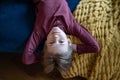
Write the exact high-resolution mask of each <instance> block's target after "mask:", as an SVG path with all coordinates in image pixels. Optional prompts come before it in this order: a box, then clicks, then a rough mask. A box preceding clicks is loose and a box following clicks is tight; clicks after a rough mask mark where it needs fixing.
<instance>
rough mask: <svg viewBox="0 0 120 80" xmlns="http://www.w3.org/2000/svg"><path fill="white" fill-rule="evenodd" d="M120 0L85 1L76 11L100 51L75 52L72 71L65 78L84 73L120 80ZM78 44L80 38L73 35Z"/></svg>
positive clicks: (89, 76)
mask: <svg viewBox="0 0 120 80" xmlns="http://www.w3.org/2000/svg"><path fill="white" fill-rule="evenodd" d="M119 13H120V1H119V0H81V2H80V3H79V4H78V5H77V8H76V10H75V11H74V13H73V14H74V17H75V18H76V20H77V21H78V22H79V23H81V24H82V25H84V26H85V27H86V28H87V29H88V30H89V31H90V32H91V33H92V35H93V36H94V37H95V38H96V40H97V41H98V42H99V44H100V48H101V50H100V52H99V54H94V53H93V54H83V55H78V54H76V53H74V54H73V57H74V59H73V63H72V66H71V68H70V70H69V71H68V72H66V73H62V72H61V74H62V76H63V77H64V78H72V77H75V76H82V77H85V78H87V80H120V76H119V75H120V68H119V66H120V61H119V58H120V16H119ZM70 37H71V39H72V41H73V42H74V43H80V41H79V40H78V39H77V38H76V37H74V36H70Z"/></svg>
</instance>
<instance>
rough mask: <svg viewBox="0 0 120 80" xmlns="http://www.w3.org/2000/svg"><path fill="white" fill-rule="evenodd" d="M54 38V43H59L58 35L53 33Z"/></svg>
mask: <svg viewBox="0 0 120 80" xmlns="http://www.w3.org/2000/svg"><path fill="white" fill-rule="evenodd" d="M54 40H55V43H56V44H58V43H59V36H58V35H54Z"/></svg>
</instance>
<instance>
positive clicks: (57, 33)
mask: <svg viewBox="0 0 120 80" xmlns="http://www.w3.org/2000/svg"><path fill="white" fill-rule="evenodd" d="M58 33H60V32H52V34H58Z"/></svg>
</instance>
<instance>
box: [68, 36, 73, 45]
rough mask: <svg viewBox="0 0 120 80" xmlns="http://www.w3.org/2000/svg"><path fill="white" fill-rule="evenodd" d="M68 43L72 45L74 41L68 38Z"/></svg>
mask: <svg viewBox="0 0 120 80" xmlns="http://www.w3.org/2000/svg"><path fill="white" fill-rule="evenodd" d="M68 44H69V45H70V46H72V41H71V40H70V39H69V38H68Z"/></svg>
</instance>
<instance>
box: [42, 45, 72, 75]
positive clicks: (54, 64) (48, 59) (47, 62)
mask: <svg viewBox="0 0 120 80" xmlns="http://www.w3.org/2000/svg"><path fill="white" fill-rule="evenodd" d="M72 51H73V50H72V48H71V46H68V50H67V52H66V53H64V54H63V53H61V55H60V54H57V53H56V54H54V55H52V53H49V52H48V50H47V47H46V46H45V47H44V50H43V53H44V56H43V66H44V71H45V73H50V72H52V71H53V70H54V69H57V70H58V71H64V72H65V71H67V70H69V68H70V66H71V63H72Z"/></svg>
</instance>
